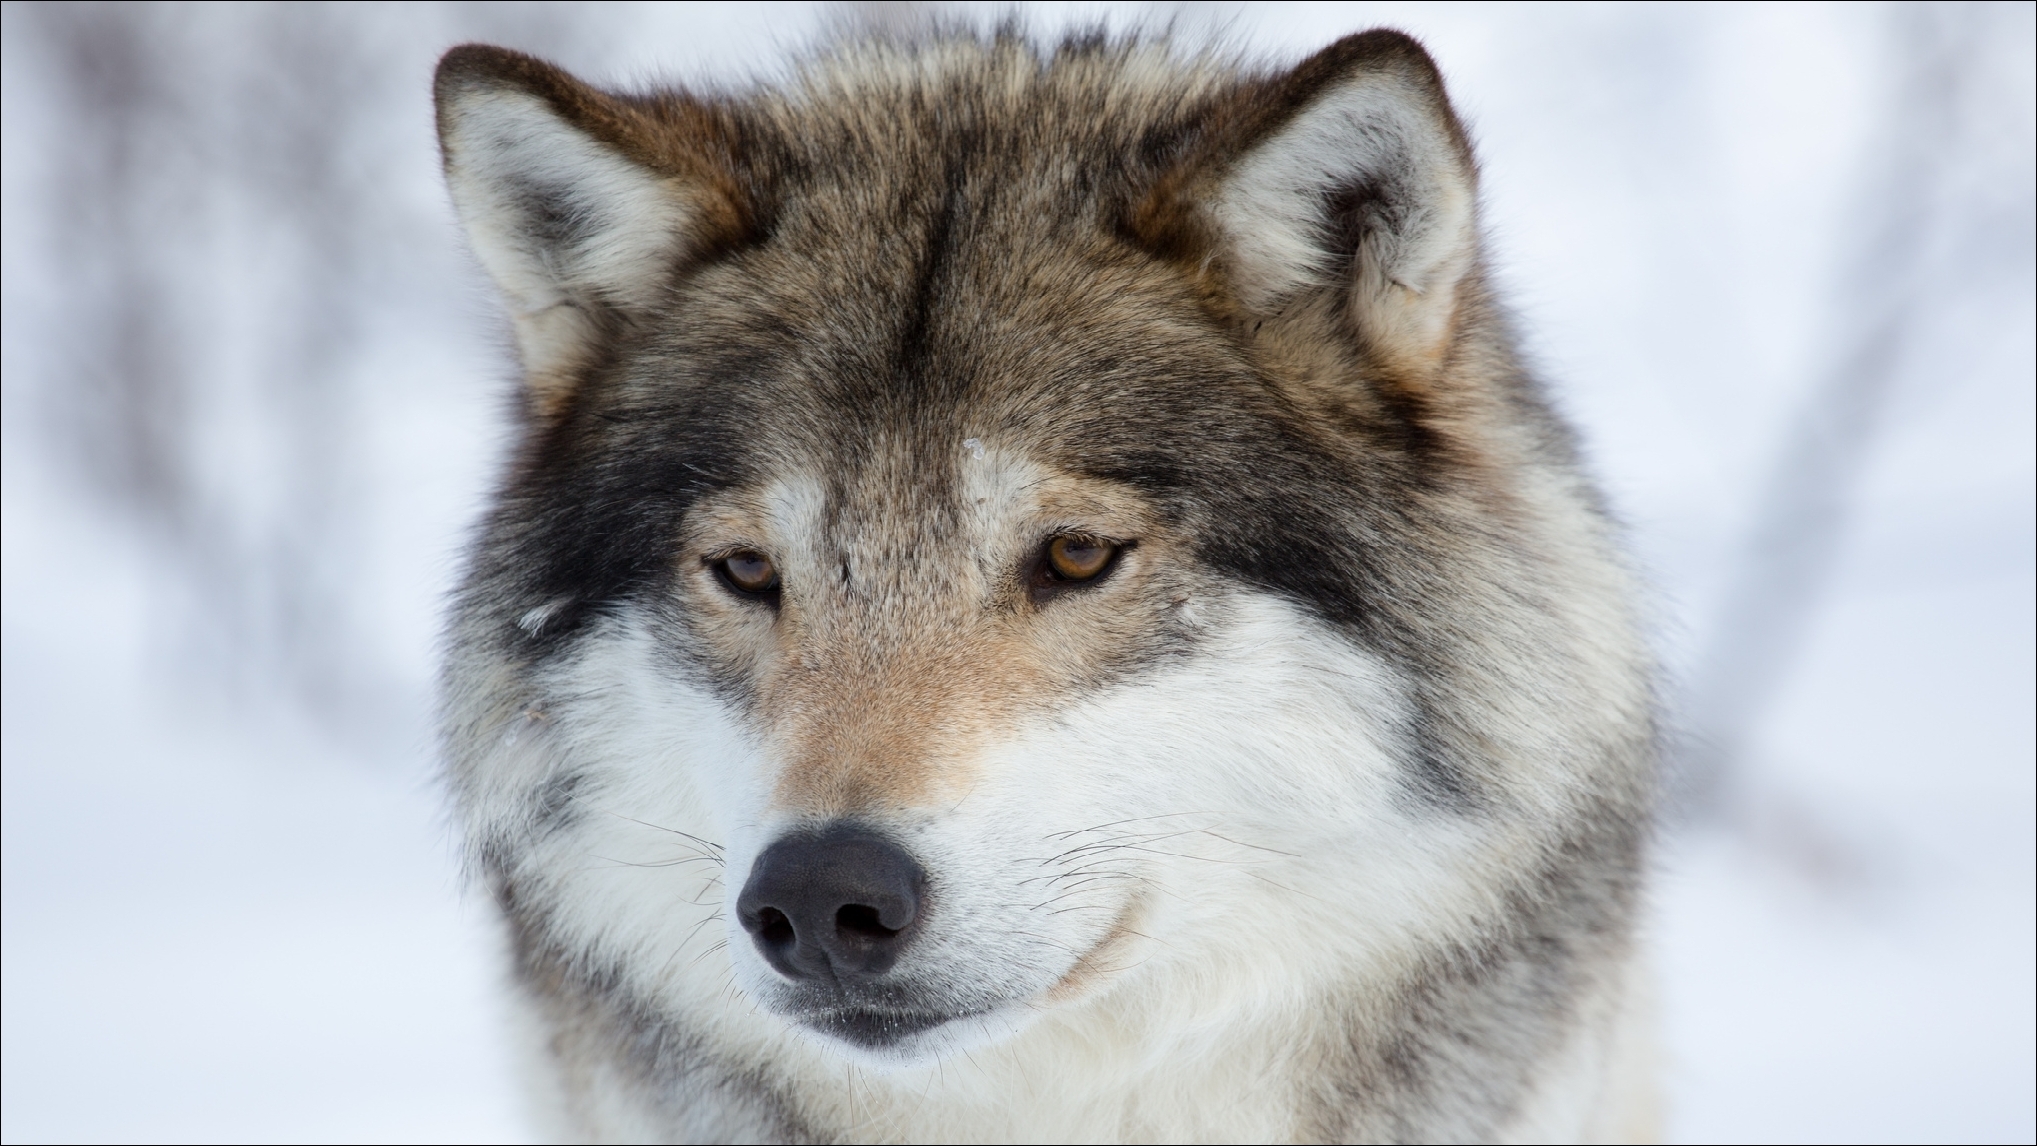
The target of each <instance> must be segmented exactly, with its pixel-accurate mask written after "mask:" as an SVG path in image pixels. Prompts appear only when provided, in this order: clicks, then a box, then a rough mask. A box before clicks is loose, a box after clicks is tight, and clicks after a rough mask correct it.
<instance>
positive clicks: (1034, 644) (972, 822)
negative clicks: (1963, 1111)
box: [437, 31, 1654, 1142]
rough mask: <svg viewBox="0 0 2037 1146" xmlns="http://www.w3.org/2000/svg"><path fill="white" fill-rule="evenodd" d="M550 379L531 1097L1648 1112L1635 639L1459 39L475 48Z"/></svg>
mask: <svg viewBox="0 0 2037 1146" xmlns="http://www.w3.org/2000/svg"><path fill="white" fill-rule="evenodd" d="M437 99H438V124H439V131H440V137H441V140H442V143H443V147H444V156H445V167H446V173H447V178H448V180H449V183H450V186H451V190H452V197H453V201H454V203H455V205H456V207H457V209H458V212H459V215H460V218H461V220H462V221H463V223H464V225H465V227H466V229H467V232H468V235H469V237H470V239H471V242H472V245H473V249H474V251H475V253H476V254H477V255H478V257H479V260H480V262H481V264H482V265H483V266H484V267H485V268H486V270H487V272H488V274H489V276H490V277H491V278H492V279H493V280H494V282H495V284H496V285H497V287H499V289H500V292H501V294H502V296H503V297H504V298H505V300H506V301H507V304H508V309H509V312H510V315H511V317H512V320H513V324H514V332H515V342H516V346H517V349H518V352H519V354H520V358H521V362H522V367H523V374H524V384H523V386H522V388H521V390H520V396H521V399H520V400H521V408H522V419H521V434H520V438H519V444H518V445H517V447H516V450H515V452H514V456H513V458H512V459H511V461H510V463H509V465H508V467H507V472H506V474H505V477H504V479H503V481H502V484H501V487H500V489H499V492H498V494H497V496H496V498H495V501H494V502H493V506H492V509H491V510H490V511H489V512H488V514H487V516H486V519H485V521H484V522H483V524H482V526H481V528H480V531H479V535H478V538H477V540H476V542H475V544H474V546H473V549H472V552H471V557H470V563H469V566H468V571H467V574H466V578H465V581H464V585H463V587H462V588H461V589H460V591H459V593H458V595H457V599H456V602H455V604H454V607H453V615H452V619H451V622H450V637H449V652H448V655H447V658H446V663H445V669H444V676H443V694H442V710H443V729H444V742H445V748H446V761H447V765H446V767H447V776H448V780H449V784H450V787H451V790H452V793H453V795H454V798H455V800H456V803H457V808H458V814H459V817H460V821H461V823H462V825H463V826H464V830H465V835H466V840H467V844H468V848H469V855H470V857H471V864H472V867H473V869H474V870H475V872H476V873H477V875H478V877H479V878H480V879H481V880H482V881H484V882H485V884H486V886H487V887H488V888H489V889H490V891H491V893H492V895H493V898H494V901H495V902H496V903H497V904H498V905H499V907H500V910H501V915H502V918H503V919H504V920H505V921H506V930H507V934H508V936H509V944H510V949H511V952H512V966H513V980H514V984H515V993H516V997H517V999H518V1000H519V1007H520V1008H521V1009H520V1012H519V1013H520V1014H521V1015H523V1016H524V1018H525V1019H526V1020H527V1027H528V1034H529V1036H530V1037H529V1040H528V1042H529V1051H530V1062H531V1064H532V1074H531V1078H532V1080H533V1086H534V1087H535V1089H536V1092H537V1093H538V1094H539V1096H540V1098H541V1099H542V1103H541V1105H542V1108H543V1110H544V1111H545V1112H546V1113H545V1117H546V1118H547V1119H548V1128H549V1132H550V1133H551V1134H553V1135H554V1136H556V1137H558V1138H560V1139H565V1140H590V1141H797V1142H809V1141H810V1142H835V1141H840V1142H851V1141H927V1142H961V1141H1054V1140H1062V1141H1088V1142H1097V1141H1124V1142H1135V1141H1190V1140H1196V1141H1260V1142H1268V1141H1345V1142H1416V1141H1453V1142H1457V1141H1499V1140H1506V1141H1531V1140H1532V1141H1603V1140H1619V1139H1623V1138H1629V1137H1635V1136H1643V1135H1645V1134H1646V1133H1647V1132H1648V1117H1649V1111H1648V1100H1649V1085H1648V1079H1647V1072H1646V1070H1645V1062H1646V1049H1647V1048H1646V1039H1645V1037H1644V1035H1643V1033H1642V1032H1641V1028H1642V1027H1643V1026H1644V1025H1645V1024H1644V1023H1642V1022H1641V1018H1642V1016H1643V1010H1644V1008H1643V1007H1642V1006H1641V999H1640V993H1639V988H1638V986H1637V976H1636V974H1635V970H1634V968H1635V964H1636V957H1635V940H1634V929H1635V914H1636V910H1637V903H1638V900H1639V896H1640V892H1641V881H1642V873H1643V868H1644V860H1645V851H1646V846H1647V837H1648V825H1649V823H1650V820H1651V805H1652V801H1653V790H1654V780H1653V768H1654V765H1653V761H1654V750H1653V744H1654V716H1653V702H1652V692H1651V665H1650V662H1649V658H1648V655H1647V651H1646V647H1645V642H1644V641H1643V640H1642V639H1641V637H1640V635H1639V631H1638V625H1637V621H1636V607H1635V604H1634V601H1635V593H1634V590H1633V587H1632V585H1631V581H1630V576H1629V573H1628V571H1627V568H1626V566H1625V564H1624V563H1623V561H1622V559H1621V557H1620V554H1619V539H1618V537H1617V533H1616V530H1615V529H1614V527H1613V526H1612V525H1611V524H1610V522H1609V520H1608V517H1607V514H1606V512H1605V511H1604V509H1603V507H1602V505H1601V503H1600V500H1599V498H1598V496H1597V495H1596V494H1595V493H1594V491H1593V489H1592V487H1591V485H1590V483H1589V481H1588V479H1587V478H1586V477H1585V476H1584V475H1583V473H1582V471H1581V467H1580V465H1579V462H1578V458H1577V451H1576V448H1575V446H1574V444H1573V441H1572V438H1571V435H1570V433H1569V432H1568V430H1567V429H1566V428H1565V427H1564V425H1563V424H1562V423H1561V422H1560V421H1559V420H1558V418H1557V417H1556V416H1555V415H1554V414H1553V413H1552V412H1551V410H1550V408H1549V406H1548V404H1547V403H1546V401H1545V400H1544V397H1543V395H1542V391H1541V389H1540V387H1539V386H1538V384H1537V382H1536V381H1535V379H1534V378H1533V377H1531V376H1530V374H1529V373H1528V372H1527V370H1526V369H1525V368H1524V366H1523V365H1522V362H1521V359H1520V356H1519V354H1518V353H1517V352H1516V349H1515V338H1514V335H1513V333H1512V331H1511V330H1510V327H1509V320H1508V317H1507V315H1506V313H1505V311H1503V310H1502V309H1501V308H1500V306H1499V304H1498V303H1497V302H1496V301H1495V299H1494V297H1493V295H1492V290H1491V286H1490V282H1489V277H1488V272H1487V264H1486V259H1485V256H1484V255H1483V254H1482V248H1481V242H1480V231H1479V221H1478V210H1479V208H1478V187H1477V169H1476V166H1475V164H1474V161H1473V157H1472V152H1471V148H1470V145H1469V143H1468V141H1467V137H1466V134H1465V131H1464V128H1463V126H1462V125H1461V124H1460V122H1459V121H1458V119H1457V118H1456V116H1455V114H1454V113H1453V111H1452V110H1451V106H1450V102H1449V100H1448V98H1447V97H1446V94H1445V91H1444V85H1443V81H1442V79H1441V77H1440V75H1439V74H1438V72H1437V69H1436V67H1435V65H1434V64H1433V63H1432V62H1431V60H1430V58H1429V57H1428V55H1427V54H1426V53H1425V52H1424V51H1423V49H1422V48H1421V47H1420V46H1419V45H1418V44H1417V43H1416V42H1415V41H1413V40H1411V39H1409V38H1408V37H1407V36H1404V35H1401V34H1398V33H1395V32H1390V31H1373V32H1367V33H1364V34H1362V35H1355V36H1351V37H1349V38H1347V39H1344V40H1340V41H1338V42H1337V43H1335V44H1332V45H1330V46H1329V47H1327V48H1325V49H1324V50H1322V51H1321V52H1319V53H1317V54H1316V55H1314V56H1312V57H1310V58H1308V59H1307V60H1305V61H1304V62H1302V63H1301V64H1300V65H1299V66H1297V67H1294V68H1292V69H1291V70H1253V69H1251V68H1248V67H1244V66H1241V65H1236V64H1233V63H1230V62H1227V61H1225V60H1224V59H1221V58H1218V57H1217V56H1216V55H1214V54H1208V53H1205V54H1201V55H1195V54H1192V53H1187V52H1183V51H1181V50H1179V49H1178V48H1175V47H1170V45H1169V44H1168V43H1167V42H1165V41H1159V40H1152V39H1141V38H1139V37H1130V38H1121V39H1113V38H1108V37H1101V36H1093V37H1086V38H1085V37H1077V38H1071V39H1068V40H1065V41H1062V42H1059V43H1045V42H1041V41H1037V40H1032V39H1028V38H1027V37H1025V36H1022V35H1019V34H1017V33H1015V32H1011V31H1005V32H998V33H974V32H966V33H938V34H927V35H924V36H921V37H919V38H917V39H910V40H907V41H903V42H901V41H885V40H882V39H878V40H869V41H844V42H843V43H840V44H837V45H836V46H834V47H831V48H829V49H827V50H825V51H823V52H820V53H818V54H816V55H814V56H813V57H812V58H810V59H809V60H808V61H807V62H806V63H804V64H802V65H800V66H799V67H798V68H797V69H796V70H795V71H793V72H792V73H791V78H789V79H787V80H785V81H784V82H782V83H779V84H776V85H773V86H764V87H759V88H756V89H753V90H745V91H741V92H733V93H730V92H723V93H707V94H702V93H694V92H688V91H686V90H683V89H679V88H661V89H657V90H652V91H648V92H644V93H641V94H618V93H614V92H608V91H603V90H598V89H596V88H594V87H591V86H588V85H587V84H584V83H582V82H580V81H578V80H576V79H575V78H573V77H572V76H569V75H567V74H566V73H565V72H563V71H561V70H559V69H558V68H556V67H553V66H551V65H549V64H547V63H544V62H542V61H540V60H537V59H533V58H531V57H529V56H525V55H521V54H518V53H515V52H510V51H506V50H503V49H499V48H491V47H482V46H468V47H462V48H458V49H455V50H454V51H452V52H450V53H449V54H448V55H447V56H446V57H445V59H444V61H443V62H442V64H441V65H440V67H439V71H438V78H437Z"/></svg>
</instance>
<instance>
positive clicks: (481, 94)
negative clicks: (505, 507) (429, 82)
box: [435, 44, 746, 416]
mask: <svg viewBox="0 0 2037 1146" xmlns="http://www.w3.org/2000/svg"><path fill="white" fill-rule="evenodd" d="M435 88H436V94H437V100H438V126H439V141H440V144H441V146H442V148H443V149H444V154H445V166H446V181H447V183H448V184H449V185H450V187H451V189H452V196H453V205H454V207H455V209H456V210H457V211H458V212H459V216H460V220H461V222H462V223H463V224H465V226H466V229H467V234H468V237H469V239H470V241H471V242H472V243H473V246H474V251H475V253H476V254H477V255H478V256H479V257H480V260H481V263H482V265H483V266H484V267H486V268H487V271H488V274H489V276H490V277H491V278H493V279H494V280H495V284H496V286H497V287H499V288H500V289H501V291H502V293H503V296H504V298H505V300H506V301H507V302H508V304H509V308H510V313H511V316H512V317H513V318H514V320H515V325H516V340H517V348H518V350H519V352H520V353H521V356H522V359H523V365H524V372H525V377H526V383H527V385H528V387H529V392H530V396H531V398H532V406H533V408H534V409H535V410H536V411H537V412H538V413H539V414H540V415H541V416H542V415H549V414H551V413H554V412H556V411H557V410H559V409H560V408H561V407H562V406H563V405H564V403H565V399H566V398H567V397H568V396H569V395H570V394H571V392H572V390H573V388H574V386H575V385H576V384H577V383H578V380H579V377H580V375H581V373H582V371H583V368H584V367H585V366H586V365H587V364H588V363H589V362H590V361H592V360H593V358H594V357H595V356H596V354H597V352H598V349H599V344H600V342H601V341H602V340H603V339H604V338H607V337H610V336H612V334H613V331H614V329H615V327H616V326H617V325H618V324H620V323H626V322H627V321H629V320H630V318H631V317H632V316H634V315H636V314H639V313H642V312H644V311H647V310H648V309H649V308H650V307H652V306H653V305H654V304H655V303H656V301H657V299H658V297H659V295H660V293H661V292H662V291H663V289H664V288H665V285H666V283H667V282H668V281H669V280H670V277H671V275H672V274H673V273H674V271H675V270H676V269H677V268H678V267H679V266H680V265H681V264H682V263H684V262H685V261H687V260H688V259H689V258H691V257H699V256H700V255H702V254H704V253H706V252H709V251H711V250H713V249H714V248H716V247H717V246H719V245H723V244H726V243H728V242H730V241H732V240H733V239H735V238H736V237H738V236H739V235H740V233H741V232H742V231H743V230H744V229H745V225H746V219H745V216H744V211H743V207H742V202H743V200H742V197H741V196H740V195H739V194H738V191H737V185H736V180H735V176H734V174H733V171H734V160H733V157H732V149H731V148H730V146H729V144H728V136H727V133H726V132H725V131H723V130H720V129H719V127H718V124H717V122H716V120H715V117H714V116H713V114H712V112H711V110H710V109H708V108H706V107H705V106H703V105H701V104H698V103H694V102H690V101H688V100H686V99H685V98H684V97H679V96H668V97H661V98H660V99H658V100H655V101H638V100H629V99H625V98H622V97H618V96H613V95H609V94H608V93H605V92H601V91H598V90H596V89H594V88H592V87H589V86H588V85H586V84H583V83H581V82H580V81H579V80H576V79H574V78H573V77H572V76H570V75H568V74H567V73H565V72H564V71H562V70H560V69H558V68H556V67H553V66H552V65H550V64H548V63H545V62H544V61H542V60H539V59H535V58H533V57H531V56H526V55H523V54H522V53H520V52H512V51H509V50H508V49H505V48H494V47H488V46H485V45H479V44H468V45H465V46H463V47H458V48H454V49H453V50H452V51H450V52H447V53H446V55H445V58H444V59H442V60H441V61H440V62H439V67H438V76H437V79H436V83H435Z"/></svg>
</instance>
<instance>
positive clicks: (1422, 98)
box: [1201, 30, 1477, 371]
mask: <svg viewBox="0 0 2037 1146" xmlns="http://www.w3.org/2000/svg"><path fill="white" fill-rule="evenodd" d="M1261 99H1262V100H1263V102H1262V103H1260V104H1259V107H1260V108H1261V109H1262V110H1260V111H1259V113H1258V114H1257V115H1255V116H1252V117H1250V118H1251V122H1249V123H1248V124H1247V125H1246V127H1245V138H1244V139H1243V140H1238V139H1237V138H1236V137H1233V141H1232V142H1231V143H1230V145H1229V147H1230V149H1231V155H1232V158H1230V160H1229V162H1228V163H1227V164H1226V165H1225V166H1224V167H1223V168H1222V170H1221V171H1220V173H1219V174H1218V175H1217V177H1216V179H1215V182H1214V186H1210V185H1208V184H1205V185H1204V188H1205V190H1204V191H1203V195H1202V196H1201V197H1202V199H1203V202H1204V205H1205V209H1206V210H1207V212H1208V214H1207V216H1206V217H1207V218H1208V219H1209V220H1210V221H1211V222H1212V223H1213V224H1214V229H1215V230H1216V232H1217V235H1216V245H1217V250H1216V252H1215V253H1216V254H1217V255H1218V260H1217V261H1218V264H1219V265H1220V266H1221V267H1222V269H1223V272H1224V273H1225V276H1226V278H1227V279H1228V280H1229V285H1230V288H1231V291H1232V292H1233V294H1234V295H1235V297H1236V298H1237V299H1238V300H1239V301H1240V302H1241V303H1242V304H1243V305H1244V306H1245V307H1246V308H1247V309H1248V310H1249V311H1255V312H1258V313H1260V314H1264V315H1270V314H1273V313H1275V312H1277V311H1278V310H1279V308H1280V306H1281V305H1282V304H1283V303H1284V302H1285V301H1286V300H1287V299H1289V298H1291V297H1293V296H1294V295H1296V294H1297V293H1299V292H1302V291H1305V290H1308V289H1310V288H1320V287H1343V288H1346V289H1348V291H1349V296H1350V313H1351V318H1352V320H1353V322H1354V324H1355V326H1356V329H1357V332H1358V335H1359V337H1360V338H1361V340H1362V341H1363V342H1364V343H1365V344H1366V345H1367V347H1368V349H1370V350H1371V351H1372V352H1373V353H1375V354H1378V355H1380V356H1382V357H1383V358H1385V359H1386V360H1388V361H1390V362H1393V363H1394V364H1396V365H1397V366H1399V367H1401V368H1403V369H1413V370H1417V371H1426V370H1428V369H1432V368H1433V367H1434V366H1435V365H1436V364H1437V362H1439V361H1440V359H1441V357H1442V354H1443V352H1444V351H1445V350H1446V349H1447V348H1448V346H1449V341H1450V335H1451V332H1452V328H1453V324H1454V319H1455V316H1456V313H1457V305H1458V301H1459V287H1460V285H1461V284H1462V282H1463V280H1464V279H1465V277H1466V275H1467V273H1468V272H1469V271H1470V270H1471V268H1472V266H1473V264H1474V262H1475V261H1476V257H1477V170H1476V168H1475V166H1474V165H1473V161H1472V157H1471V148H1470V144H1469V142H1468V140H1467V139H1466V137H1465V133H1464V129H1463V127H1462V125H1460V124H1459V123H1458V121H1457V117H1456V115H1455V114H1454V113H1453V112H1452V111H1451V108H1450V101H1449V99H1448V97H1447V96H1446V95H1445V94H1444V91H1443V79H1442V76H1441V74H1439V73H1438V72H1437V70H1436V65H1435V63H1434V62H1433V61H1432V60H1430V58H1429V54H1428V53H1427V52H1425V51H1423V50H1422V46H1421V45H1420V44H1419V43H1417V42H1416V41H1415V40H1414V39H1412V38H1411V37H1408V36H1406V35H1403V34H1401V33H1399V32H1392V31H1385V30H1379V31H1372V32H1365V33H1362V34H1360V35H1355V36H1349V37H1346V38H1345V39H1343V40H1340V41H1338V42H1337V43H1335V44H1332V45H1331V46H1329V47H1328V48H1325V49H1324V50H1322V51H1321V52H1318V53H1317V54H1316V55H1314V56H1313V57H1311V58H1309V59H1308V60H1306V61H1304V62H1303V63H1302V64H1301V65H1300V66H1299V67H1297V68H1295V69H1294V70H1293V71H1292V72H1290V73H1288V74H1287V75H1286V76H1284V77H1282V78H1280V79H1278V80H1275V81H1274V82H1273V83H1272V84H1270V85H1269V86H1268V87H1267V88H1266V89H1264V90H1263V91H1262V93H1261Z"/></svg>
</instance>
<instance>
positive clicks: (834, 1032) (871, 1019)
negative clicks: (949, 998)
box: [802, 1009, 983, 1050]
mask: <svg viewBox="0 0 2037 1146" xmlns="http://www.w3.org/2000/svg"><path fill="white" fill-rule="evenodd" d="M982 1013H983V1012H982V1011H953V1012H935V1011H879V1010H864V1009H851V1010H838V1011H825V1012H822V1013H820V1014H818V1015H813V1016H811V1017H808V1018H806V1019H803V1020H802V1022H804V1023H805V1025H807V1026H809V1027H811V1028H813V1029H814V1030H817V1031H819V1032H821V1033H823V1034H826V1035H831V1036H833V1037H834V1038H838V1039H840V1040H842V1041H843V1042H846V1043H851V1044H854V1045H855V1046H859V1047H863V1048H865V1049H868V1050H883V1049H888V1048H891V1047H896V1046H898V1045H899V1044H900V1043H903V1042H905V1041H907V1040H909V1039H911V1038H913V1037H914V1036H916V1035H922V1034H925V1033H926V1032H928V1031H931V1030H933V1029H935V1028H936V1027H941V1026H945V1025H946V1024H948V1023H952V1022H954V1021H956V1020H958V1019H968V1018H974V1017H975V1016H977V1015H980V1014H982Z"/></svg>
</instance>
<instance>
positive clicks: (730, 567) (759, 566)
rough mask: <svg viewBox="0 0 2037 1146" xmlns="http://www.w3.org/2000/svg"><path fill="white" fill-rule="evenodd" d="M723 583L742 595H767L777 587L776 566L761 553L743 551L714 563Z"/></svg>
mask: <svg viewBox="0 0 2037 1146" xmlns="http://www.w3.org/2000/svg"><path fill="white" fill-rule="evenodd" d="M714 568H715V571H716V572H718V573H720V574H721V578H722V580H723V581H726V582H728V584H729V586H730V587H731V588H733V589H735V590H737V591H738V592H742V593H769V592H771V591H772V590H773V589H776V588H777V587H778V566H776V565H774V564H772V563H771V559H770V558H769V557H766V556H764V555H763V554H762V553H757V552H753V551H751V550H748V549H745V550H743V551H741V552H740V553H731V554H729V555H728V556H727V557H724V558H722V559H721V560H719V561H716V562H715V563H714Z"/></svg>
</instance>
